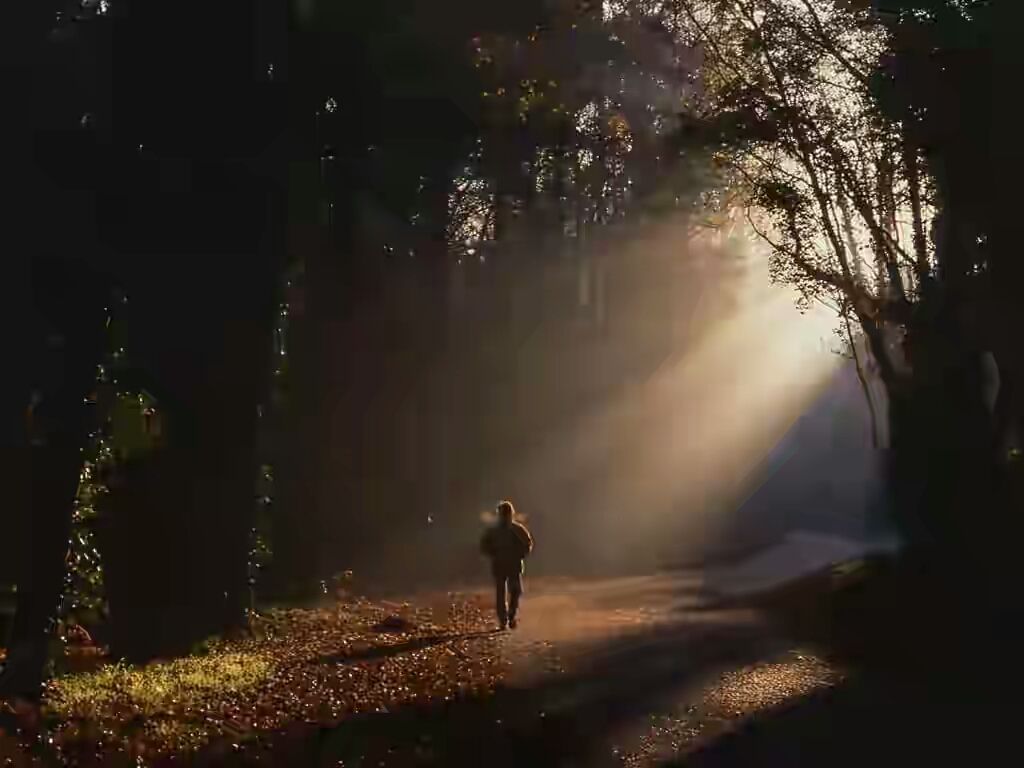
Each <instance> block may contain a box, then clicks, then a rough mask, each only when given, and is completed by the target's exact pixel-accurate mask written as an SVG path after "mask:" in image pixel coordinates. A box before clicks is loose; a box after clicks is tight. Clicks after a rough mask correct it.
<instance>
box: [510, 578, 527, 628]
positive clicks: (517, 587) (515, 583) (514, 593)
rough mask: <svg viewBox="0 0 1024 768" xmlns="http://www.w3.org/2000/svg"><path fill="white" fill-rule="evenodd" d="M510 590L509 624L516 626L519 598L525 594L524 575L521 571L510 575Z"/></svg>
mask: <svg viewBox="0 0 1024 768" xmlns="http://www.w3.org/2000/svg"><path fill="white" fill-rule="evenodd" d="M508 591H509V600H508V623H509V626H511V627H515V625H516V614H517V613H518V612H519V598H520V597H521V596H522V594H523V575H522V574H521V573H514V574H512V575H511V576H509V578H508Z"/></svg>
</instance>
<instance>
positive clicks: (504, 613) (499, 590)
mask: <svg viewBox="0 0 1024 768" xmlns="http://www.w3.org/2000/svg"><path fill="white" fill-rule="evenodd" d="M506 582H507V578H506V576H505V574H503V573H495V574H494V586H495V597H496V609H497V613H498V623H499V624H500V625H501V626H502V627H504V626H505V623H506V622H507V621H508V607H507V605H506V602H505V597H506V595H505V592H506V590H505V585H506Z"/></svg>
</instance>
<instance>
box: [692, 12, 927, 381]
mask: <svg viewBox="0 0 1024 768" xmlns="http://www.w3.org/2000/svg"><path fill="white" fill-rule="evenodd" d="M677 7H678V9H679V10H680V12H681V14H682V15H683V16H684V18H685V22H684V28H685V29H684V34H685V35H687V36H688V37H689V39H691V40H692V42H693V43H694V44H695V45H698V46H699V47H700V49H701V50H702V53H703V65H702V75H703V80H704V83H705V85H706V90H705V92H704V94H703V96H702V98H701V99H700V100H699V101H698V103H697V104H696V105H695V114H696V116H697V118H698V119H714V118H716V117H717V116H719V115H722V114H723V113H726V114H729V115H730V116H732V117H733V118H734V119H733V121H732V124H731V126H730V127H731V129H732V131H731V133H730V134H726V133H724V132H723V134H722V135H721V136H720V140H721V141H722V145H721V151H719V152H718V153H717V154H716V156H715V157H716V160H717V162H718V163H719V165H720V167H721V169H722V172H723V176H724V178H725V180H726V183H727V184H728V185H729V186H730V187H731V188H732V189H734V190H739V191H740V192H741V193H742V196H741V198H740V199H741V200H742V203H743V205H744V206H745V210H746V212H747V214H748V218H749V220H750V222H751V224H752V225H753V226H754V227H755V228H756V229H757V231H758V233H759V234H760V235H761V236H762V237H763V238H764V239H765V240H766V241H767V242H768V244H769V245H770V246H771V250H772V254H771V256H772V270H773V275H774V277H775V278H776V279H779V280H784V281H786V282H790V283H792V284H794V285H795V286H797V287H798V288H799V289H800V291H801V292H802V295H803V297H804V299H805V301H813V300H825V301H829V302H835V304H836V306H837V308H838V309H839V311H840V313H841V315H842V316H844V317H846V318H853V319H855V320H856V321H858V322H859V324H860V326H861V328H862V329H863V330H864V332H865V334H866V335H867V336H868V338H869V340H870V342H871V348H872V352H873V354H874V356H875V358H876V360H877V363H878V365H879V367H880V370H881V372H882V375H883V377H884V378H885V379H886V381H887V382H888V383H890V384H895V383H896V382H897V379H898V377H899V376H900V375H901V374H903V373H904V372H905V371H904V370H903V369H902V368H901V365H902V364H903V361H902V360H901V359H900V357H899V355H896V354H895V349H894V347H893V346H892V345H891V344H890V343H889V342H888V338H887V336H886V333H885V332H886V330H887V328H888V327H889V326H890V325H892V324H897V325H898V324H906V323H907V322H908V321H909V319H910V317H911V311H912V309H913V306H914V304H915V303H917V302H919V301H921V299H922V298H923V295H924V293H925V292H926V290H927V287H928V285H929V283H930V282H931V281H932V279H933V277H934V268H935V249H934V244H933V243H932V242H931V241H930V239H929V233H930V230H931V227H932V224H933V222H934V219H935V212H936V205H937V199H936V194H935V188H934V184H933V183H932V181H931V179H930V177H929V175H928V174H927V172H926V171H925V169H924V166H923V163H922V157H921V153H920V151H919V149H918V148H917V147H916V146H915V145H914V144H913V143H912V142H910V141H909V140H908V137H907V135H906V133H905V131H904V130H903V126H902V125H901V124H900V123H899V122H897V121H895V120H893V119H891V118H890V117H888V116H887V115H885V114H884V113H883V112H882V110H881V109H880V108H879V103H878V99H877V97H876V93H875V91H874V83H875V80H876V77H877V73H878V71H879V67H880V65H881V63H882V57H883V55H884V54H885V53H886V51H887V50H888V45H889V35H888V33H887V32H886V30H885V29H884V28H883V27H882V26H881V25H880V24H878V23H877V22H876V20H875V17H874V16H873V15H872V14H871V13H870V11H869V10H867V9H859V8H857V7H853V6H851V5H850V4H847V3H840V2H836V1H834V0H731V1H726V0H714V1H711V0H681V1H680V2H679V3H677Z"/></svg>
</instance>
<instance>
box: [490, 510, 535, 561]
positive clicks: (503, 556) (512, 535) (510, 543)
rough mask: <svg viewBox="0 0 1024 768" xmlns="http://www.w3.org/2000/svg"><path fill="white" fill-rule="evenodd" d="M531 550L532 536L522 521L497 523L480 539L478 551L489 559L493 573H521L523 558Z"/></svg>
mask: <svg viewBox="0 0 1024 768" xmlns="http://www.w3.org/2000/svg"><path fill="white" fill-rule="evenodd" d="M532 550H533V537H532V536H531V535H530V532H529V531H528V530H527V529H526V526H525V525H523V524H522V523H517V522H514V521H513V522H512V523H510V524H508V525H504V524H502V523H498V524H497V525H495V526H492V527H491V528H488V529H487V530H486V531H485V532H484V535H483V537H482V538H481V539H480V551H481V552H483V553H484V554H485V555H487V557H489V558H490V559H491V566H492V568H493V569H494V572H495V573H522V572H523V558H525V557H526V556H527V555H529V554H530V552H531V551H532Z"/></svg>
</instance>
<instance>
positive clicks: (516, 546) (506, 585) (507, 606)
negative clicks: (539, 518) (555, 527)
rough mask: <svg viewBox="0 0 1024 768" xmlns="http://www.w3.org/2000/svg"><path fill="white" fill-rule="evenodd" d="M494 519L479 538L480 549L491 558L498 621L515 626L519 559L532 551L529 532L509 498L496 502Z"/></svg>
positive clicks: (520, 585) (520, 580)
mask: <svg viewBox="0 0 1024 768" xmlns="http://www.w3.org/2000/svg"><path fill="white" fill-rule="evenodd" d="M497 512H498V521H497V523H496V524H495V525H493V526H491V527H490V528H488V529H487V530H486V531H485V532H484V535H483V537H482V538H481V540H480V551H481V552H483V554H484V555H486V556H487V557H488V558H489V559H490V561H491V574H492V575H493V576H494V586H495V594H496V597H497V611H498V624H499V626H500V627H501V629H505V627H510V628H512V629H515V628H516V626H517V624H518V621H517V618H516V615H517V614H518V612H519V598H520V597H521V596H522V594H523V570H524V568H523V560H524V559H525V558H526V557H527V556H528V555H529V554H530V552H531V551H533V536H531V535H530V531H529V530H528V529H527V528H526V526H525V525H523V524H522V523H521V522H519V521H518V520H516V510H515V507H513V506H512V502H510V501H502V502H499V504H498V506H497Z"/></svg>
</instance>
